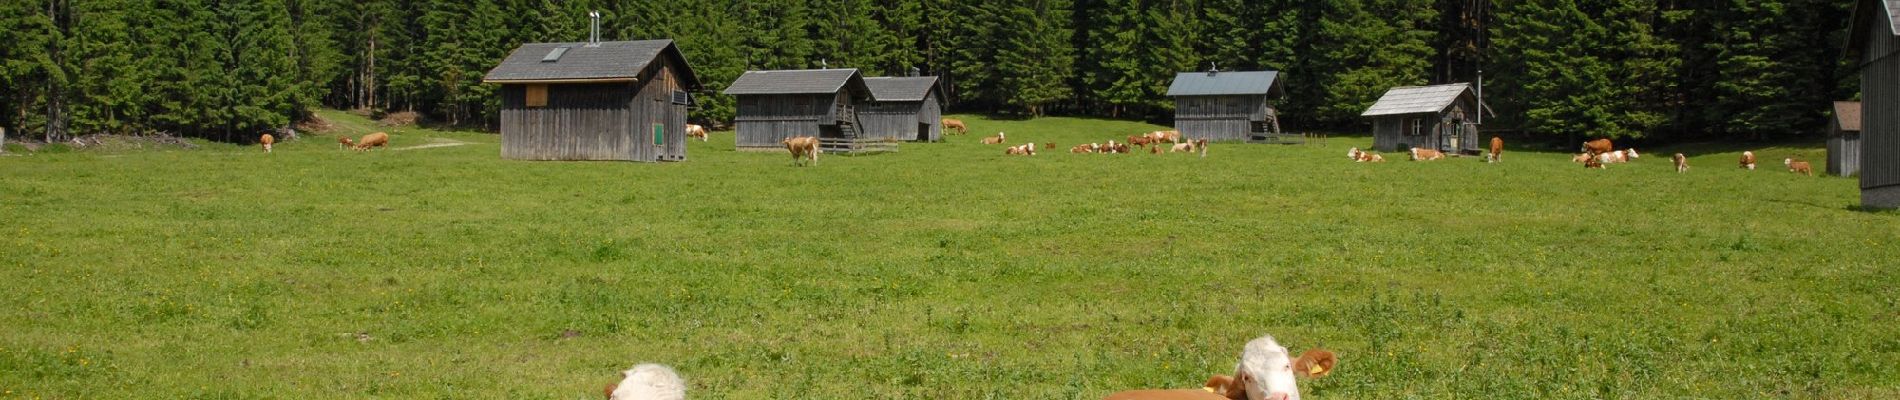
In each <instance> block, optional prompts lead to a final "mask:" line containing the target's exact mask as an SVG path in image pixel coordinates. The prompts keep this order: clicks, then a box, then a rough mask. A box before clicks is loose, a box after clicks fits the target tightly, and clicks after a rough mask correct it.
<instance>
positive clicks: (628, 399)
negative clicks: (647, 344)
mask: <svg viewBox="0 0 1900 400" xmlns="http://www.w3.org/2000/svg"><path fill="white" fill-rule="evenodd" d="M606 395H607V400H686V380H684V379H680V375H679V373H678V372H673V369H672V368H667V367H666V366H664V365H659V364H640V365H635V366H633V369H629V370H626V371H622V372H620V383H614V384H609V385H607V390H606Z"/></svg>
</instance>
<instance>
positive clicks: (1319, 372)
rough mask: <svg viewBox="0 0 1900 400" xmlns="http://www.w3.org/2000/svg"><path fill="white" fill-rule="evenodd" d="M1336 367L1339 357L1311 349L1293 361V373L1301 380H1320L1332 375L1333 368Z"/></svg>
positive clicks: (1321, 350)
mask: <svg viewBox="0 0 1900 400" xmlns="http://www.w3.org/2000/svg"><path fill="white" fill-rule="evenodd" d="M1338 365H1339V356H1337V355H1334V354H1333V352H1331V351H1327V350H1325V349H1312V350H1307V351H1306V352H1305V353H1300V358H1299V359H1298V360H1293V373H1294V374H1297V375H1299V376H1300V377H1302V378H1321V377H1325V376H1326V375H1328V374H1332V373H1333V368H1334V367H1337V366H1338Z"/></svg>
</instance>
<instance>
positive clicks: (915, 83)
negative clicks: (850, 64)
mask: <svg viewBox="0 0 1900 400" xmlns="http://www.w3.org/2000/svg"><path fill="white" fill-rule="evenodd" d="M864 85H865V86H870V87H871V97H872V98H875V99H877V101H924V97H928V96H930V90H931V89H932V88H935V87H936V86H937V77H934V76H919V77H903V78H864Z"/></svg>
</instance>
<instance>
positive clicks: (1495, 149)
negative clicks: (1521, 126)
mask: <svg viewBox="0 0 1900 400" xmlns="http://www.w3.org/2000/svg"><path fill="white" fill-rule="evenodd" d="M1485 161H1487V162H1504V138H1501V137H1497V136H1492V137H1491V154H1490V155H1489V156H1488V158H1487V159H1486V160H1485Z"/></svg>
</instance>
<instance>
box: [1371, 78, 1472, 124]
mask: <svg viewBox="0 0 1900 400" xmlns="http://www.w3.org/2000/svg"><path fill="white" fill-rule="evenodd" d="M1470 92H1471V85H1469V84H1463V83H1454V84H1449V85H1436V86H1400V87H1395V88H1392V90H1388V91H1386V92H1385V96H1380V97H1379V101H1376V102H1373V103H1372V107H1369V108H1366V112H1364V113H1361V114H1359V115H1360V116H1363V117H1376V116H1380V115H1399V114H1417V113H1433V112H1439V111H1444V110H1445V108H1446V107H1451V104H1452V103H1453V102H1457V101H1458V97H1459V96H1462V95H1464V94H1466V93H1470Z"/></svg>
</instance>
